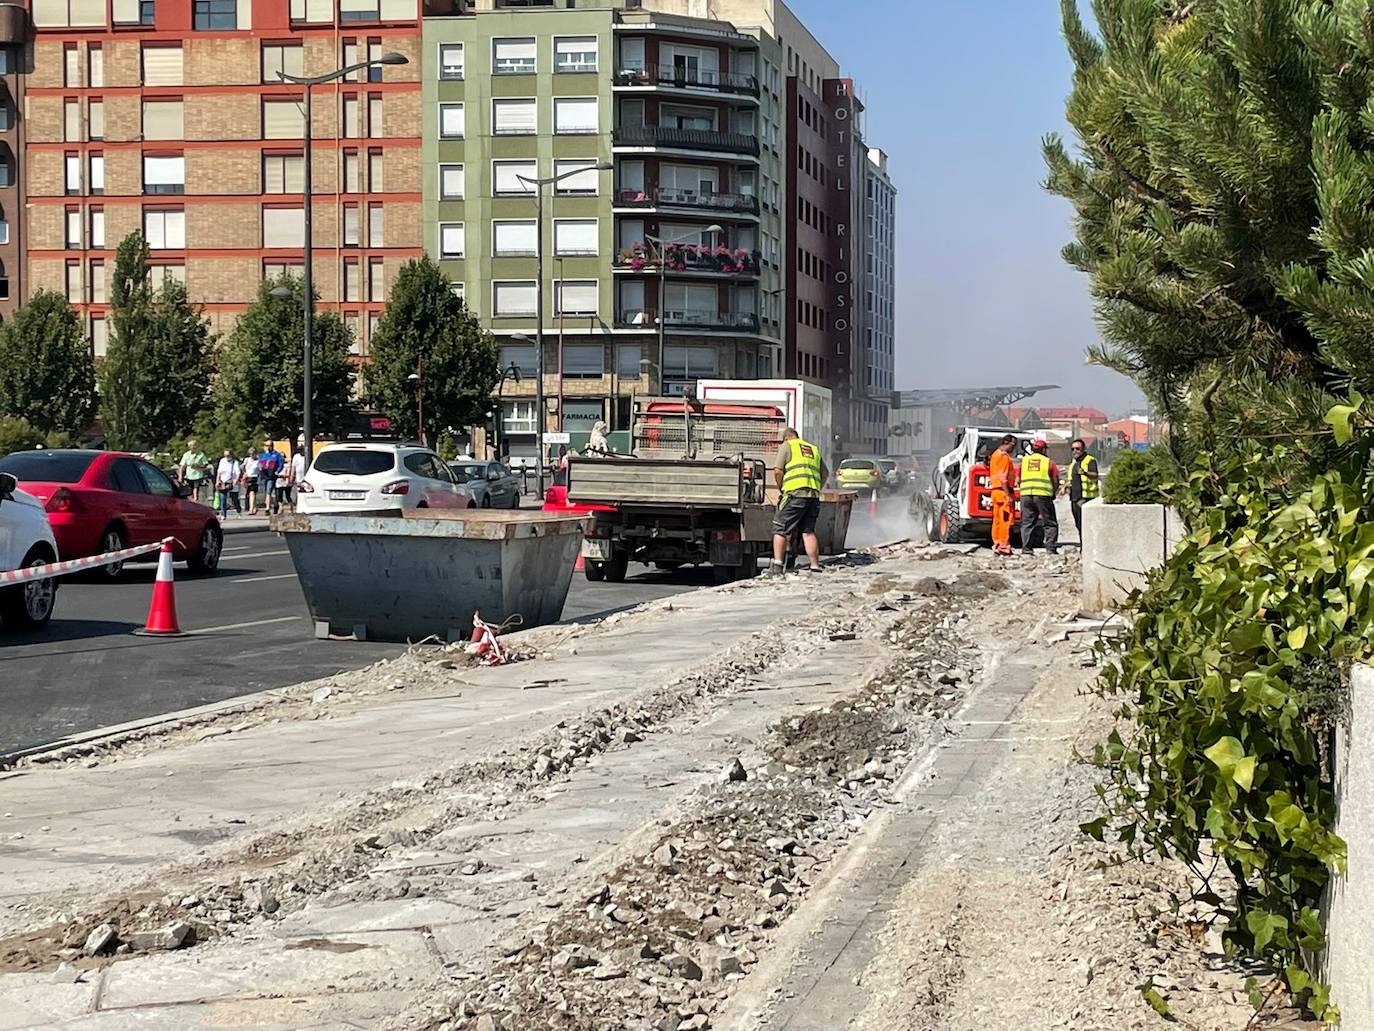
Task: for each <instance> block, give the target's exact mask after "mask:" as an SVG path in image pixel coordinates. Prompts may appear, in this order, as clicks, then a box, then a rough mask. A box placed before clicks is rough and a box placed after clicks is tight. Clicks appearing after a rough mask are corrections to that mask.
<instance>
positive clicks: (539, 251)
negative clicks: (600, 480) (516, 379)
mask: <svg viewBox="0 0 1374 1031" xmlns="http://www.w3.org/2000/svg"><path fill="white" fill-rule="evenodd" d="M613 168H615V166H614V165H613V164H611V163H610V162H609V161H598V162H597V163H596V164H595V165H594V166H593V167H592V169H591V170H592V171H597V172H609V171H611V170H612V169H613ZM586 171H588V169H585V168H574V169H572V170H571V171H567V172H563V173H561V174H559V175H549V176H544V177H543V178H530V177H528V176H523V175H517V176H516V178H517V179H519V180H520V181H521V182H522V183H524V184H525V185H526V186H533V187H534V200H535V215H534V283H535V285H534V320H535V328H534V336H535V343H534V351H535V376H536V377H537V380H536V382H535V385H534V397H535V402H534V407H535V418H536V419H537V420H538V421H537V422H536V423H535V427H534V439H535V444H536V447H537V449H538V455H539V480H538V483H539V496H540V497H541V498H542V497H543V496H544V425H545V423H547V422H548V413H546V412H545V411H544V187H545V186H550V185H552V184H554V183H558V182H561V181H563V180H564V179H567V178H568V177H569V176H574V175H580V174H582V173H583V172H586ZM514 338H515V339H517V340H520V339H524V340H528V339H529V337H527V336H525V334H523V333H516V334H515V335H514Z"/></svg>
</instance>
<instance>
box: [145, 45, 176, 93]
mask: <svg viewBox="0 0 1374 1031" xmlns="http://www.w3.org/2000/svg"><path fill="white" fill-rule="evenodd" d="M182 82H183V79H182V58H181V47H179V46H177V47H165V46H145V47H144V48H143V85H145V86H180V85H181V84H182Z"/></svg>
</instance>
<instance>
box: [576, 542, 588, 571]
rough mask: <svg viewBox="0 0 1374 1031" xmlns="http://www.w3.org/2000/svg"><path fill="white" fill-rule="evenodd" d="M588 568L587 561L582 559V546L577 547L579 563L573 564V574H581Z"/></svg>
mask: <svg viewBox="0 0 1374 1031" xmlns="http://www.w3.org/2000/svg"><path fill="white" fill-rule="evenodd" d="M586 568H587V560H586V559H585V558H583V557H582V546H581V545H580V544H579V545H578V547H577V561H576V562H574V563H573V572H574V573H580V572H582V571H583V570H584V569H586Z"/></svg>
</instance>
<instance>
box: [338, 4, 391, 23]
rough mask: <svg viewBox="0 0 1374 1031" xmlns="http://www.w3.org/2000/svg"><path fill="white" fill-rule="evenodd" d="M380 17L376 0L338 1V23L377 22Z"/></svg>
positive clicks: (380, 13)
mask: <svg viewBox="0 0 1374 1031" xmlns="http://www.w3.org/2000/svg"><path fill="white" fill-rule="evenodd" d="M381 16H382V12H381V8H380V7H379V6H378V0H339V20H340V21H377V20H379V19H380V18H381Z"/></svg>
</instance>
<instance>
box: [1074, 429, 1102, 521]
mask: <svg viewBox="0 0 1374 1031" xmlns="http://www.w3.org/2000/svg"><path fill="white" fill-rule="evenodd" d="M1069 447H1070V449H1071V450H1072V452H1073V462H1072V463H1070V465H1069V485H1068V491H1069V507H1070V508H1071V509H1072V510H1073V525H1074V526H1075V527H1077V528H1078V540H1079V543H1080V545H1081V543H1082V541H1083V502H1085V501H1091V500H1092V499H1093V498H1095V497H1097V495H1098V493H1099V492H1100V491H1101V489H1102V483H1101V474H1100V473H1099V472H1098V468H1097V459H1096V458H1094V457H1093V456H1092V455H1090V454H1088V445H1087V444H1086V443H1084V441H1083V438H1082V437H1076V438H1074V441H1073V443H1071V444H1070V445H1069Z"/></svg>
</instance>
